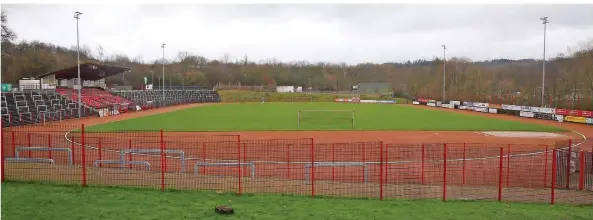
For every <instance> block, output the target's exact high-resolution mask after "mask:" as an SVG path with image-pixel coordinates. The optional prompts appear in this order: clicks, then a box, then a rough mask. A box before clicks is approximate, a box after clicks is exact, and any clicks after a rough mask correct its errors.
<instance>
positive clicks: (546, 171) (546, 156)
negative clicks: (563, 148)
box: [544, 144, 548, 188]
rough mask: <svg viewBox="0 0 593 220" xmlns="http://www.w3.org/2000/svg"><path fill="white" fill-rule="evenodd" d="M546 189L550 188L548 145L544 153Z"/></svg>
mask: <svg viewBox="0 0 593 220" xmlns="http://www.w3.org/2000/svg"><path fill="white" fill-rule="evenodd" d="M544 152H545V153H544V157H545V158H544V188H546V187H547V186H548V183H547V182H548V145H547V144H546V151H544Z"/></svg>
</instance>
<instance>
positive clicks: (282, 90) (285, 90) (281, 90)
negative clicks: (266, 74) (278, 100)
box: [276, 86, 302, 93]
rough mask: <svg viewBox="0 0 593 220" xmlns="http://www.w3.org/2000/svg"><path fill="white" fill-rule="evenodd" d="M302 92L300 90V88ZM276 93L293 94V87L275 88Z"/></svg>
mask: <svg viewBox="0 0 593 220" xmlns="http://www.w3.org/2000/svg"><path fill="white" fill-rule="evenodd" d="M301 90H302V88H301ZM276 92H278V93H294V86H276Z"/></svg>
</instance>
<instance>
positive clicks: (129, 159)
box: [128, 139, 132, 169]
mask: <svg viewBox="0 0 593 220" xmlns="http://www.w3.org/2000/svg"><path fill="white" fill-rule="evenodd" d="M128 149H129V150H132V139H128ZM128 161H132V152H130V154H129V155H128ZM128 168H130V169H132V163H130V165H128Z"/></svg>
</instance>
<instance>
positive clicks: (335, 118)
mask: <svg viewBox="0 0 593 220" xmlns="http://www.w3.org/2000/svg"><path fill="white" fill-rule="evenodd" d="M354 113H355V110H329V109H328V110H325V109H299V110H298V111H297V128H299V129H301V128H303V127H304V126H306V125H313V128H328V127H329V128H336V127H337V128H340V127H341V128H354ZM315 124H320V125H318V126H315Z"/></svg>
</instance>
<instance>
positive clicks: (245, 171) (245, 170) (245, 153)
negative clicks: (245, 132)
mask: <svg viewBox="0 0 593 220" xmlns="http://www.w3.org/2000/svg"><path fill="white" fill-rule="evenodd" d="M238 137H240V136H238ZM245 149H247V148H246V147H245V143H243V149H242V150H243V162H245V161H247V159H246V158H245V155H247V152H246V151H245ZM247 175H249V169H243V176H247Z"/></svg>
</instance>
